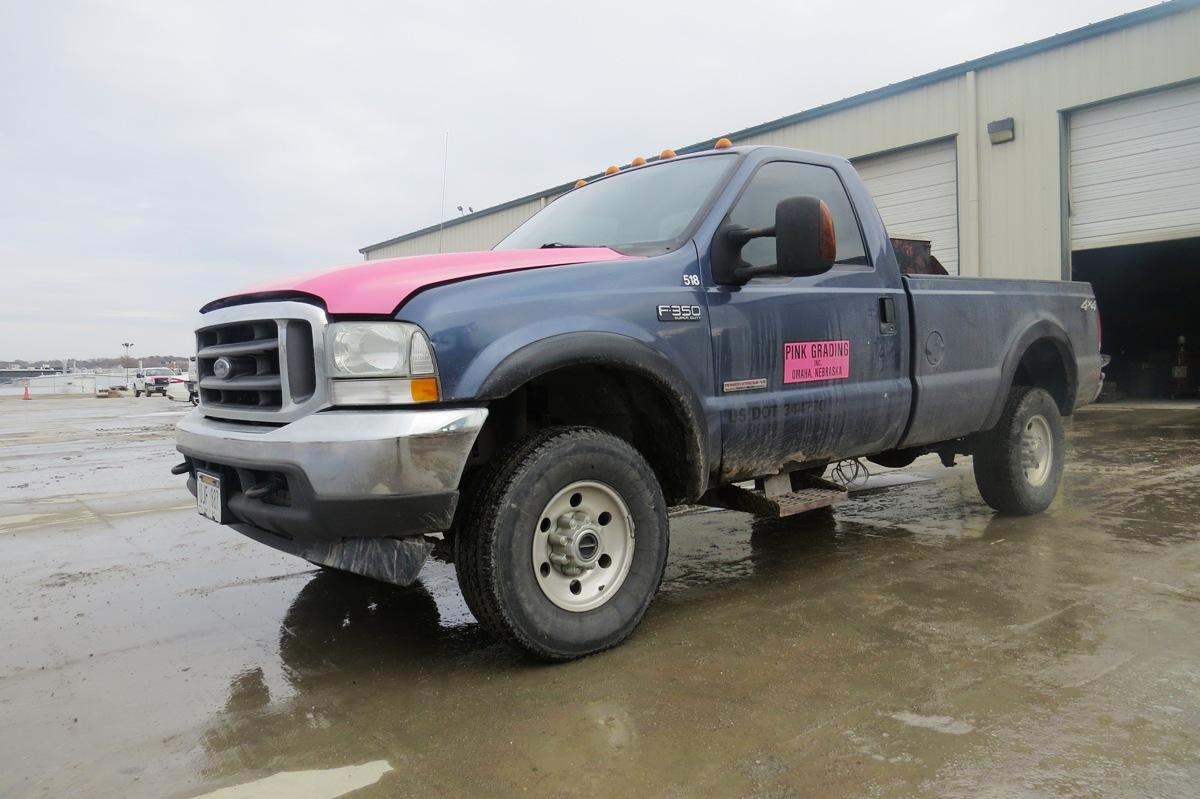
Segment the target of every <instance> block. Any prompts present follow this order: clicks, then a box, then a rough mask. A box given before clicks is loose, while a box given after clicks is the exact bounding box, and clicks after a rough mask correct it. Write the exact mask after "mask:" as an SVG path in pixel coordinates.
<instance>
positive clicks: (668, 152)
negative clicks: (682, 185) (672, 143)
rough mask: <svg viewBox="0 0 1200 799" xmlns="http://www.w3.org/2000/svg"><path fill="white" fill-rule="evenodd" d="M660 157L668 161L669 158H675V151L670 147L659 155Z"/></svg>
mask: <svg viewBox="0 0 1200 799" xmlns="http://www.w3.org/2000/svg"><path fill="white" fill-rule="evenodd" d="M658 157H659V158H660V159H662V160H664V161H665V160H667V159H668V158H674V157H675V151H674V150H672V149H671V148H670V147H668V148H667V149H665V150H663V151H662V152H661V153H659V154H658Z"/></svg>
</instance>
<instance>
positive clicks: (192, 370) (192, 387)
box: [187, 355, 200, 405]
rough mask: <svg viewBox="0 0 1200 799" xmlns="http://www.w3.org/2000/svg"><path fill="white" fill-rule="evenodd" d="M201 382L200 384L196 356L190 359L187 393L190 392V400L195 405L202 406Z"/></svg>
mask: <svg viewBox="0 0 1200 799" xmlns="http://www.w3.org/2000/svg"><path fill="white" fill-rule="evenodd" d="M199 382H200V376H199V373H198V372H197V371H196V356H195V355H192V356H191V357H189V358H188V371H187V391H188V400H189V401H190V402H191V403H192V404H193V405H199V404H200V388H199V385H198V384H199Z"/></svg>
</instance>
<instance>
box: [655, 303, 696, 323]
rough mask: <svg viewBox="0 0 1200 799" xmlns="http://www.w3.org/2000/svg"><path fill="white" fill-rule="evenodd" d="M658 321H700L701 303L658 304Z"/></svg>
mask: <svg viewBox="0 0 1200 799" xmlns="http://www.w3.org/2000/svg"><path fill="white" fill-rule="evenodd" d="M658 321H660V322H699V321H700V306H699V305H660V306H658Z"/></svg>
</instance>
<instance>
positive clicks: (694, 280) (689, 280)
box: [683, 275, 700, 286]
mask: <svg viewBox="0 0 1200 799" xmlns="http://www.w3.org/2000/svg"><path fill="white" fill-rule="evenodd" d="M683 285H685V286H699V285H700V276H699V275H684V276H683Z"/></svg>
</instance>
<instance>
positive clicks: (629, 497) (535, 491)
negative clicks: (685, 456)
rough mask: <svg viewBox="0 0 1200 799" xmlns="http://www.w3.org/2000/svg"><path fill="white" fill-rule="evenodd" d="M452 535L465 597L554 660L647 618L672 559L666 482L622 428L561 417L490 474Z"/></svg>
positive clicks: (490, 622)
mask: <svg viewBox="0 0 1200 799" xmlns="http://www.w3.org/2000/svg"><path fill="white" fill-rule="evenodd" d="M478 485H479V486H480V489H479V491H478V492H477V493H476V495H475V497H474V498H473V501H471V504H470V506H469V508H468V509H467V511H466V515H465V517H464V519H463V523H462V525H461V526H460V528H459V531H458V533H457V535H456V536H455V540H454V549H455V553H454V562H455V566H456V568H457V570H458V581H459V585H460V586H461V587H462V591H463V595H464V597H465V598H466V600H467V605H468V607H470V608H471V610H472V612H473V613H475V615H476V617H477V618H478V619H479V621H480V623H481V624H483V625H484V626H485V627H487V628H488V629H490V630H491V631H492V632H493V633H495V634H496V635H498V636H499V637H501V638H503V639H504V640H506V641H508V642H509V643H511V644H513V645H515V646H516V647H518V648H520V649H523V650H524V651H526V652H528V653H530V654H532V655H535V656H537V657H540V658H544V659H547V660H570V659H572V658H577V657H582V656H584V655H589V654H592V653H594V652H599V651H601V650H604V649H608V648H609V647H612V646H615V645H616V644H618V643H620V642H621V641H622V640H624V639H625V637H626V636H628V635H629V634H630V633H631V632H632V631H633V629H634V628H635V627H636V626H637V625H638V623H639V622H640V621H641V619H642V616H643V615H644V614H645V612H646V608H647V607H649V605H650V602H651V601H652V600H653V598H654V594H655V592H656V591H657V590H658V585H659V582H660V581H661V580H662V573H663V567H664V566H665V564H666V560H667V539H668V531H667V513H666V503H665V502H664V501H663V496H662V490H661V489H660V488H659V485H658V481H657V479H656V478H655V476H654V472H653V471H651V469H650V467H649V465H648V464H647V463H646V461H645V459H644V458H642V456H641V455H640V454H639V453H638V452H637V450H635V449H634V448H633V447H631V446H630V445H629V444H628V443H626V442H625V441H623V440H621V439H619V438H617V437H616V436H613V435H610V434H609V433H605V432H603V431H601V430H596V429H593V428H587V427H558V428H551V429H547V430H543V431H541V432H538V433H535V434H533V435H531V436H529V437H528V438H526V439H525V440H523V441H521V442H519V443H518V444H516V445H515V446H514V447H513V448H511V449H510V450H509V451H508V452H507V453H506V454H505V455H503V456H501V457H500V458H498V459H497V461H496V462H495V463H494V464H493V465H492V466H491V467H490V468H489V470H488V471H487V473H486V474H484V475H481V479H480V481H479V483H478Z"/></svg>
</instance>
